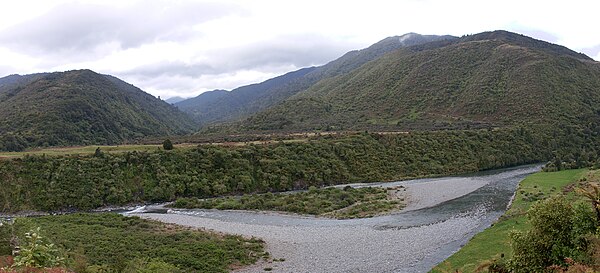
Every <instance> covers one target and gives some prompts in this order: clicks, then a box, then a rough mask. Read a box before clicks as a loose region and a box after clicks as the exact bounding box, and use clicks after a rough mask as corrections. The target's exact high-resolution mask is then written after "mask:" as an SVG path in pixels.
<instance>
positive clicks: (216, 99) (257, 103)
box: [175, 33, 456, 125]
mask: <svg viewBox="0 0 600 273" xmlns="http://www.w3.org/2000/svg"><path fill="white" fill-rule="evenodd" d="M446 39H456V37H453V36H448V35H446V36H436V35H419V34H416V33H408V34H405V35H402V36H394V37H388V38H385V39H383V40H381V41H379V42H377V43H375V44H373V45H371V46H369V47H368V48H365V49H361V50H354V51H350V52H348V53H346V54H344V55H343V56H341V57H340V58H338V59H336V60H333V61H331V62H329V63H327V64H325V65H323V66H319V67H308V68H302V69H299V70H297V71H293V72H289V73H287V74H284V75H281V76H278V77H275V78H272V79H269V80H267V81H264V82H261V83H256V84H251V85H246V86H242V87H238V88H236V89H234V90H231V91H230V92H226V91H223V90H214V91H212V92H205V93H202V94H200V95H199V96H197V97H195V98H190V99H187V100H184V101H181V102H178V103H176V104H175V105H176V106H177V107H179V109H181V110H182V111H184V112H186V113H188V114H190V115H191V116H192V117H193V118H194V120H195V121H196V122H198V123H199V124H200V125H207V124H211V123H215V122H226V121H235V120H238V119H243V118H246V117H248V116H250V115H252V114H255V113H257V112H261V111H263V110H265V109H268V108H270V107H272V106H275V105H277V104H279V103H281V102H283V101H285V100H286V99H288V98H290V97H291V96H293V95H295V94H297V93H299V92H302V91H304V90H306V89H308V88H309V87H311V86H312V85H314V84H315V83H317V82H319V81H321V80H324V79H329V78H333V77H336V76H339V75H342V74H345V73H348V72H350V71H352V70H354V69H356V68H358V67H360V66H362V65H363V64H365V63H367V62H369V61H372V60H374V59H377V58H380V57H381V56H383V55H385V54H386V53H389V52H392V51H394V50H397V49H399V48H403V47H407V46H414V45H419V44H423V43H428V42H433V41H439V40H446Z"/></svg>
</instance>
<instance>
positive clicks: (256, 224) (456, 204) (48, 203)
mask: <svg viewBox="0 0 600 273" xmlns="http://www.w3.org/2000/svg"><path fill="white" fill-rule="evenodd" d="M599 167H600V64H599V63H598V62H597V61H595V60H594V59H592V58H590V57H588V56H587V55H585V54H582V53H578V52H575V51H572V50H570V49H568V48H566V47H564V46H561V45H557V44H553V43H549V42H546V41H542V40H538V39H534V38H531V37H528V36H525V35H522V34H518V33H512V32H508V31H503V30H498V31H487V32H482V33H477V34H471V35H464V36H461V37H457V36H452V35H420V34H416V33H407V34H405V35H401V36H392V37H388V38H385V39H383V40H380V41H379V42H377V43H375V44H373V45H371V46H368V47H366V48H364V49H360V50H353V51H350V52H347V53H346V54H343V55H342V56H341V57H339V58H337V59H334V60H332V61H329V62H327V63H325V64H322V65H314V66H307V67H303V68H297V69H294V70H291V71H290V72H288V73H285V74H282V75H279V76H275V77H273V78H271V79H268V80H265V81H262V82H258V83H255V84H250V85H244V86H240V87H236V88H232V89H231V90H230V91H227V90H221V89H216V90H214V91H208V92H204V93H202V94H200V95H198V96H197V97H192V98H187V99H184V98H176V97H173V98H171V99H167V100H166V101H163V100H162V99H160V97H158V98H157V97H154V96H153V95H150V94H148V93H146V92H145V91H143V90H141V89H140V88H138V87H136V86H134V85H131V84H129V83H127V82H125V81H124V80H121V79H119V78H116V77H114V76H111V75H105V74H100V73H97V72H94V71H92V70H89V69H80V70H70V71H65V72H48V73H37V74H29V75H10V76H6V77H3V78H0V216H2V219H3V221H2V222H1V223H2V224H1V225H0V272H5V271H6V270H8V271H6V272H13V271H14V270H16V271H14V272H21V271H22V270H30V269H31V268H33V267H36V268H38V269H40V270H42V269H43V268H46V269H48V268H53V269H52V270H62V271H59V272H227V271H233V272H264V271H273V272H427V271H429V270H433V272H455V271H456V272H474V271H475V270H476V269H477V268H479V269H481V270H487V271H489V272H529V271H531V272H537V271H536V270H546V269H547V268H549V267H554V268H558V267H560V268H561V269H560V270H563V269H564V270H565V271H557V272H567V271H566V270H568V268H569V267H575V266H576V265H577V266H582V267H586V268H590V269H594V270H595V269H598V268H599V267H598V264H600V262H599V261H598V260H597V259H596V258H597V257H596V256H594V255H597V253H600V252H599V251H600V246H599V245H598V244H596V243H594V242H596V241H597V240H598V234H597V232H595V233H594V230H595V229H594V228H597V226H598V223H594V221H592V220H593V219H594V218H593V212H594V209H595V207H592V206H590V202H587V203H586V202H584V201H583V200H585V198H584V197H583V196H584V195H585V191H586V190H588V196H592V195H593V193H592V191H591V189H593V187H594V185H596V184H594V183H598V181H597V174H596V171H595V169H597V168H599ZM584 179H585V180H584ZM575 182H576V183H575ZM581 192H584V193H581ZM596 193H597V192H596ZM513 195H514V196H513ZM596 197H597V196H596ZM596 197H593V196H592V197H590V198H591V199H590V200H592V202H596V201H594V200H596V199H594V198H596ZM513 198H514V200H513ZM537 201H539V202H537ZM570 201H573V204H576V206H575V205H573V206H571V205H570V204H568V203H569V202H570ZM594 204H596V203H594ZM165 205H166V206H165ZM545 206H546V207H545ZM551 206H555V207H558V209H556V210H555V211H564V212H565V213H563V214H564V215H566V216H565V217H570V218H568V221H570V222H568V223H567V224H565V223H563V222H559V223H561V224H560V225H556V226H554V227H552V228H549V229H544V226H543V225H542V224H543V223H545V222H551V223H553V222H552V221H554V220H556V221H557V222H558V221H559V220H560V219H558V218H560V217H558V216H557V217H555V216H553V214H552V213H550V212H548V213H546V211H548V210H549V211H553V210H552V209H548V208H552V207H551ZM131 207H137V208H138V209H136V210H129V209H126V208H131ZM148 208H154V209H148ZM145 209H147V211H145ZM559 209H560V210H559ZM109 210H116V211H117V212H118V213H117V212H108V211H109ZM528 211H529V212H528ZM536 212H537V214H536ZM27 215H44V216H41V217H24V216H27ZM540 215H541V216H540ZM546 216H547V217H549V218H551V219H545V218H542V220H539V219H540V218H539V217H546ZM552 217H554V218H552ZM544 219H545V220H544ZM557 219H558V220H557ZM561 219H562V218H561ZM590 219H591V220H590ZM536 221H537V222H536ZM540 223H542V224H540ZM558 226H565V227H568V228H559V227H558ZM38 228H39V230H38ZM538 229H542V231H540V232H538V231H539V230H538ZM513 230H517V231H518V232H520V233H519V234H520V235H518V236H522V237H518V238H525V239H528V240H531V241H527V242H531V244H530V245H535V246H537V247H538V248H540V249H542V248H544V247H547V248H548V249H552V247H555V246H554V245H552V246H546V245H544V243H543V242H544V240H542V239H539V238H538V237H535V236H537V235H539V234H546V233H544V232H546V231H548V230H550V232H555V231H556V232H555V233H552V234H554V235H552V236H558V237H560V238H563V237H564V238H567V237H568V238H567V239H564V240H563V241H560V242H557V243H556V247H561V249H564V252H556V251H555V252H552V255H550V254H539V253H538V252H535V249H534V248H528V246H530V245H527V244H519V243H515V241H514V240H513V241H511V240H512V239H511V238H513V237H511V236H513V235H508V234H509V233H510V232H512V231H513ZM531 230H537V231H536V232H537V233H535V232H533V231H531ZM32 232H35V233H36V234H37V235H36V236H38V235H40V234H41V235H40V236H42V237H43V238H44V239H43V240H42V239H40V240H39V241H34V242H32V243H30V244H27V242H28V241H27V240H32V239H31V238H32V235H31V234H32ZM480 232H481V233H480ZM561 232H562V233H561ZM569 232H570V233H569ZM96 233H97V234H96ZM566 233H568V234H570V235H568V236H566V235H565V234H566ZM532 234H533V235H532ZM515 236H517V235H515ZM540 236H541V235H540ZM544 236H546V235H544ZM561 236H562V237H561ZM34 237H35V236H34ZM471 238H473V239H471ZM514 238H517V237H514ZM538 239H539V240H538ZM546 241H547V240H546ZM511 242H512V243H511ZM50 244H52V246H49V245H50ZM36 245H43V246H45V247H46V248H45V250H44V249H43V248H42V249H41V250H40V249H36V248H32V249H31V250H27V247H32V246H36ZM463 245H464V247H463ZM490 245H494V247H490ZM23 249H26V251H23ZM482 249H485V251H483V250H482ZM544 249H546V248H544ZM27 251H40V253H38V255H42V256H43V257H46V258H44V260H43V261H42V260H35V259H33V258H31V257H30V258H27V257H29V256H25V254H23V253H27ZM457 251H458V252H457ZM455 252H456V253H455ZM548 252H551V251H549V250H548ZM110 253H114V255H113V254H110ZM453 253H454V254H453ZM527 255H538V256H536V257H539V259H537V260H531V261H529V260H528V259H526V258H523V257H528V256H527ZM198 257H200V258H198ZM447 258H448V260H446V259H447ZM27 259H29V260H27ZM32 259H33V260H35V261H32ZM565 259H572V260H573V262H570V263H567V262H565V261H566V260H565ZM445 260H446V261H445ZM22 261H30V263H29V264H23V263H24V262H22ZM596 262H598V263H596ZM8 266H11V267H8ZM494 266H496V267H498V268H501V269H502V270H506V271H493V270H495V269H494ZM5 269H6V270H5ZM3 270H4V271H3ZM11 270H13V271H11ZM144 270H146V271H144ZM152 270H154V271H152ZM457 270H458V271H457ZM523 270H525V271H523ZM528 270H529V271H528ZM487 271H482V272H487ZM23 272H25V271H23ZM569 272H570V271H569Z"/></svg>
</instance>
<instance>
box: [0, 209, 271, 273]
mask: <svg viewBox="0 0 600 273" xmlns="http://www.w3.org/2000/svg"><path fill="white" fill-rule="evenodd" d="M32 227H43V229H42V232H43V237H44V238H47V239H48V241H52V242H53V243H54V244H55V245H56V246H57V247H59V248H60V249H62V250H63V251H64V253H65V257H66V259H65V260H64V262H65V265H66V268H70V269H73V271H76V272H98V273H99V272H147V273H150V272H174V273H175V272H226V271H228V269H229V267H230V266H233V265H235V266H240V265H248V264H252V263H254V262H256V261H257V260H258V259H259V258H262V257H263V256H264V255H265V253H264V243H263V242H262V241H260V240H256V239H244V238H242V237H240V236H232V235H216V234H212V233H207V232H203V231H198V230H192V229H187V228H183V227H178V226H174V225H167V224H162V223H160V222H156V221H148V220H143V219H140V218H137V217H124V216H121V215H119V214H71V215H59V216H44V217H37V218H18V219H16V220H15V223H14V224H13V225H12V226H10V227H9V226H8V225H4V226H2V227H0V230H2V229H6V228H10V229H14V233H13V235H15V234H24V233H26V232H27V231H29V230H30V229H31V228H32ZM2 234H6V233H2ZM9 241H11V239H10V238H8V239H7V238H0V244H6V242H9ZM19 241H20V244H21V245H22V247H21V251H23V250H24V249H26V248H31V249H33V252H34V253H40V252H43V251H42V250H45V249H41V248H39V246H38V247H29V246H28V245H30V243H29V242H28V241H27V240H25V241H23V240H19ZM44 243H46V242H44ZM42 245H43V244H42ZM46 253H50V254H53V253H55V252H53V251H49V252H46ZM23 254H24V252H20V253H19V254H18V255H17V256H16V257H15V261H14V262H15V265H13V268H15V269H19V268H21V265H20V264H19V265H18V266H17V262H18V260H19V259H20V258H19V255H23ZM2 255H10V253H0V256H2ZM45 255H47V254H44V255H42V256H43V257H46V256H45ZM34 256H39V255H34ZM34 260H35V261H36V263H37V264H36V265H35V266H51V265H52V264H54V262H52V260H51V259H46V258H44V259H43V261H47V262H44V263H42V262H41V261H39V260H37V259H34ZM33 264H34V263H30V264H29V265H33ZM22 265H27V264H22ZM29 267H30V266H27V267H23V268H29ZM11 270H12V269H11ZM9 272H11V271H9ZM32 272H39V271H32Z"/></svg>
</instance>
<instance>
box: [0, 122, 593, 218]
mask: <svg viewBox="0 0 600 273" xmlns="http://www.w3.org/2000/svg"><path fill="white" fill-rule="evenodd" d="M598 143H599V142H598V141H594V140H593V139H589V138H588V136H587V135H584V134H573V133H569V130H565V131H563V130H559V131H554V132H550V131H540V130H530V129H526V128H522V127H519V128H512V129H509V128H506V129H496V130H487V129H486V130H469V131H440V132H421V133H419V132H412V133H408V134H386V135H382V134H367V133H362V134H357V135H350V136H340V137H334V136H331V135H329V136H323V137H320V138H316V139H312V140H309V141H307V142H297V143H279V144H270V145H247V146H239V147H222V146H212V145H204V146H198V147H197V148H193V149H175V150H173V151H157V152H128V153H120V154H108V153H99V154H96V155H95V156H91V155H90V156H26V157H24V158H23V159H14V160H2V161H0V210H1V211H4V212H7V211H19V210H29V209H36V210H69V209H91V208H96V207H100V206H105V205H123V204H127V203H132V202H157V201H169V200H174V199H175V198H177V197H211V196H221V195H230V194H241V193H256V192H267V191H286V190H293V189H306V188H307V187H309V186H317V187H319V186H324V185H334V184H341V183H351V182H376V181H384V180H396V179H405V178H411V177H423V176H432V175H450V174H458V173H465V172H474V171H478V170H485V169H493V168H501V167H508V166H514V165H521V164H527V163H534V162H545V161H546V160H549V159H551V158H553V157H556V158H557V161H558V162H560V163H559V164H560V165H559V166H561V167H562V166H563V165H564V166H569V167H576V166H588V165H590V164H591V163H593V160H595V159H596V155H597V151H598V150H600V149H599V147H597V146H598Z"/></svg>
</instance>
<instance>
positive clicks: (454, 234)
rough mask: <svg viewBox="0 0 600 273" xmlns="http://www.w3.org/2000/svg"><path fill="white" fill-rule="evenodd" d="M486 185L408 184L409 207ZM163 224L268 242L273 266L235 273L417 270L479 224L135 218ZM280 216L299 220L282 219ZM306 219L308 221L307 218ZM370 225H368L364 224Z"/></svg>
mask: <svg viewBox="0 0 600 273" xmlns="http://www.w3.org/2000/svg"><path fill="white" fill-rule="evenodd" d="M487 183H489V181H488V180H486V179H464V178H462V179H454V178H449V179H431V180H429V181H424V182H420V183H406V184H405V187H406V193H405V194H406V197H407V200H408V205H407V207H406V208H405V210H407V211H410V210H418V209H421V208H426V207H431V206H435V205H437V204H440V203H442V202H445V201H448V200H451V199H454V198H457V197H460V196H462V195H465V194H468V193H470V192H472V191H475V190H476V189H478V188H480V187H482V186H484V185H486V184H487ZM137 215H138V216H141V217H144V218H151V219H155V220H159V221H163V222H168V223H174V224H179V225H184V226H191V227H197V228H204V229H208V230H214V231H217V232H224V233H232V234H240V235H243V236H254V237H259V238H262V239H264V240H265V241H266V242H267V251H269V252H270V253H271V256H272V258H273V259H277V260H278V259H281V258H283V259H285V260H284V261H277V262H262V263H259V264H256V265H253V266H250V267H246V268H243V269H239V270H237V271H235V272H244V273H246V272H265V269H269V268H270V269H272V272H312V273H315V272H421V270H422V269H419V268H418V267H414V266H415V265H416V264H417V263H419V261H421V260H423V259H424V258H425V257H426V256H427V255H428V254H430V253H431V252H432V251H434V250H435V249H437V248H439V247H440V245H444V244H446V243H448V241H449V238H465V237H466V236H468V235H469V234H470V233H471V232H472V230H473V229H475V228H476V227H477V226H478V225H479V224H480V222H479V221H478V219H477V217H476V216H473V215H471V216H468V215H465V216H460V217H454V218H450V219H448V220H446V221H443V222H440V223H434V224H430V225H424V226H418V227H411V228H404V229H397V228H388V229H386V228H378V227H376V226H374V225H372V224H357V225H353V224H352V225H348V224H347V223H348V222H345V224H342V223H344V221H353V220H344V221H340V224H339V225H336V224H333V225H331V224H328V225H326V226H318V225H306V226H304V225H297V226H295V225H292V226H290V225H278V224H268V223H260V222H257V223H248V222H235V221H224V220H222V219H211V218H207V217H198V216H191V215H183V214H152V213H145V214H137ZM281 217H297V216H290V215H281ZM306 221H311V219H310V218H307V219H306ZM367 223H368V222H367Z"/></svg>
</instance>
